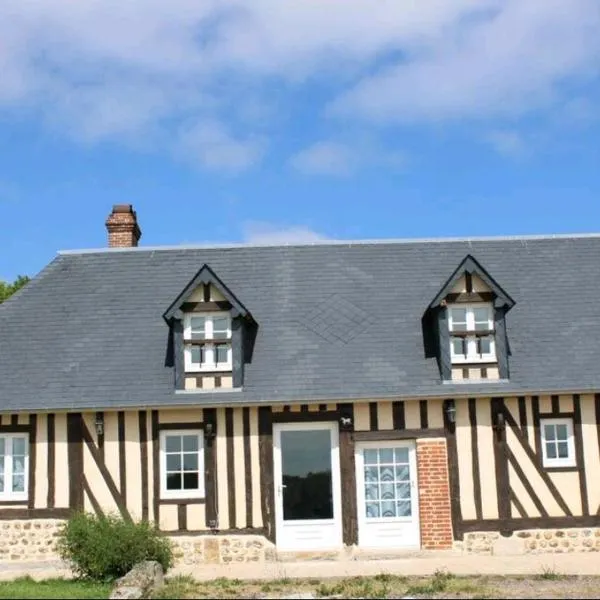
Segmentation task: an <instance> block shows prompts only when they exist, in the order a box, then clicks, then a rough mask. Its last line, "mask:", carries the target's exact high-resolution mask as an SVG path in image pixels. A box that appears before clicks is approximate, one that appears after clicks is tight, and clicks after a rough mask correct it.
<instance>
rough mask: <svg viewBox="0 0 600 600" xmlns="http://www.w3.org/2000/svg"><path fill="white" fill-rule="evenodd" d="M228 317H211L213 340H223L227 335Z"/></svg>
mask: <svg viewBox="0 0 600 600" xmlns="http://www.w3.org/2000/svg"><path fill="white" fill-rule="evenodd" d="M228 329H229V319H228V318H227V317H215V318H213V338H214V339H215V340H225V339H227V338H228V337H229V335H228V331H227V330H228Z"/></svg>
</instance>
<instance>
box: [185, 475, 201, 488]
mask: <svg viewBox="0 0 600 600" xmlns="http://www.w3.org/2000/svg"><path fill="white" fill-rule="evenodd" d="M183 489H184V490H197V489H198V473H184V474H183Z"/></svg>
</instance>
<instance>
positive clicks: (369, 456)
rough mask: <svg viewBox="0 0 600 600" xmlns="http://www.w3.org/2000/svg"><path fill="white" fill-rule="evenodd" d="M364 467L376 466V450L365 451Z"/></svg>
mask: <svg viewBox="0 0 600 600" xmlns="http://www.w3.org/2000/svg"><path fill="white" fill-rule="evenodd" d="M364 457H365V465H376V464H377V450H365V453H364Z"/></svg>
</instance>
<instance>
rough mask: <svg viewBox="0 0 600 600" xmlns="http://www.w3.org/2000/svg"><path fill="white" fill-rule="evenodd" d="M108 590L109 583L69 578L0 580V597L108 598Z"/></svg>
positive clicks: (109, 588) (66, 599) (109, 587)
mask: <svg viewBox="0 0 600 600" xmlns="http://www.w3.org/2000/svg"><path fill="white" fill-rule="evenodd" d="M110 590H111V585H110V584H106V583H94V582H91V581H77V580H74V581H71V580H69V579H46V580H44V581H34V580H33V579H31V578H30V577H20V578H19V579H15V580H13V581H0V598H41V599H44V600H45V599H46V598H64V599H65V600H68V599H70V598H76V599H77V598H82V599H87V598H108V595H109V594H110Z"/></svg>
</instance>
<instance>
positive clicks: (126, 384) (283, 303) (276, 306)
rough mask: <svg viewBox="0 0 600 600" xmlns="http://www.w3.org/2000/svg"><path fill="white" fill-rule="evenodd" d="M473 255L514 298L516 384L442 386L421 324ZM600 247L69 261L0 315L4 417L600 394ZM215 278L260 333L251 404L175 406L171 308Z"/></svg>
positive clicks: (283, 249) (215, 398) (209, 253)
mask: <svg viewBox="0 0 600 600" xmlns="http://www.w3.org/2000/svg"><path fill="white" fill-rule="evenodd" d="M467 255H471V256H473V257H474V258H475V259H476V260H477V261H478V262H479V263H480V264H481V265H482V267H483V268H485V269H486V271H487V272H488V273H489V274H490V275H491V276H492V277H493V278H494V280H495V281H496V282H498V284H499V285H501V286H502V289H503V290H506V292H507V293H508V294H510V296H511V297H512V298H513V299H514V301H515V303H516V304H515V306H514V308H512V310H511V311H510V312H509V313H508V315H507V317H506V319H507V323H506V324H507V333H508V340H509V344H510V352H511V354H510V372H511V378H510V381H508V382H496V383H491V382H489V383H462V384H461V383H452V382H446V383H442V382H441V380H440V374H439V370H438V367H437V364H436V360H435V359H434V358H425V349H424V341H423V333H422V328H421V318H422V316H423V314H424V312H425V311H426V310H427V307H428V306H429V304H430V302H431V299H432V298H434V297H435V296H436V294H438V292H439V291H440V289H441V288H442V287H443V285H444V284H445V282H447V281H448V278H449V277H450V276H451V275H452V273H453V272H454V271H455V269H456V268H457V266H458V265H459V264H460V263H461V261H463V260H464V259H465V257H466V256H467ZM599 259H600V236H552V237H528V238H515V237H512V238H495V239H494V238H491V239H490V238H486V239H470V240H435V241H431V240H429V241H402V242H377V243H374V242H364V243H355V242H339V243H334V244H331V243H324V244H313V245H304V246H234V247H233V246H232V247H212V248H210V247H195V248H194V247H186V248H183V247H176V248H170V249H156V248H154V249H146V248H143V247H142V248H138V249H128V250H110V251H107V250H103V251H83V252H69V253H64V254H60V255H59V256H57V257H56V258H55V259H54V260H53V261H52V262H51V263H50V265H48V266H47V267H46V268H45V269H44V270H43V271H42V272H41V273H40V274H39V275H38V276H37V277H36V278H35V279H34V280H33V281H32V282H31V283H30V284H28V285H27V286H26V287H25V288H23V289H22V290H21V291H20V292H19V293H17V294H16V295H15V296H13V297H12V298H11V299H10V300H8V301H7V302H5V303H4V304H2V305H0V411H17V410H28V409H29V410H30V409H37V410H59V409H83V408H98V409H99V408H110V407H115V408H117V407H119V408H126V407H147V406H182V405H200V404H216V403H228V404H230V403H238V402H243V403H257V402H293V401H305V402H306V401H311V400H324V401H326V400H338V399H339V400H342V399H349V400H351V399H379V398H417V397H434V396H435V397H438V396H443V397H456V396H459V395H460V396H464V395H469V396H471V395H482V394H486V395H487V394H489V395H508V394H521V393H522V394H525V393H527V392H532V393H536V392H542V391H553V392H556V393H559V392H560V391H586V390H590V391H591V390H597V389H600V370H599V369H598V368H597V355H598V342H597V341H596V340H599V339H600V303H598V301H597V298H598V296H599V292H600V260H599ZM204 264H207V265H208V266H209V267H210V268H211V269H212V270H213V271H214V273H215V274H216V275H217V276H218V277H219V278H220V279H221V281H223V283H224V284H225V285H226V286H227V287H228V288H229V289H230V290H232V292H233V293H235V295H236V297H237V298H239V300H240V301H241V302H243V304H244V306H245V307H246V308H247V309H248V311H249V312H251V313H252V315H253V317H254V319H255V321H256V323H257V324H258V334H257V338H256V342H255V346H254V353H253V357H252V362H251V363H250V364H248V365H246V368H245V375H244V377H245V380H244V388H243V390H242V391H224V390H223V391H216V392H177V393H176V392H175V390H174V375H173V371H172V368H171V367H168V366H165V358H166V353H167V338H168V326H167V324H166V323H165V321H164V320H163V318H162V315H163V313H164V312H165V310H166V309H167V308H168V307H169V306H170V304H171V303H172V302H173V299H174V298H176V297H177V296H178V294H180V293H181V291H182V290H184V288H185V287H186V285H187V284H188V282H189V281H190V279H191V278H192V277H193V276H194V275H195V274H196V273H197V272H198V269H200V268H201V267H202V266H203V265H204Z"/></svg>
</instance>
